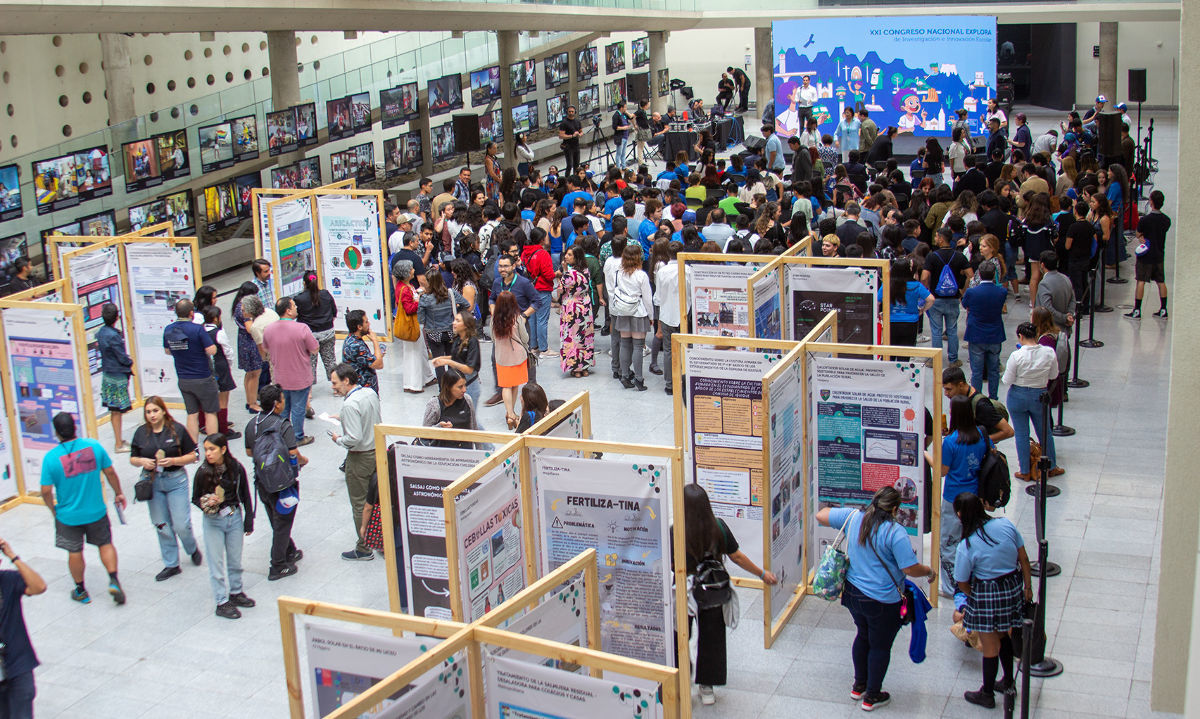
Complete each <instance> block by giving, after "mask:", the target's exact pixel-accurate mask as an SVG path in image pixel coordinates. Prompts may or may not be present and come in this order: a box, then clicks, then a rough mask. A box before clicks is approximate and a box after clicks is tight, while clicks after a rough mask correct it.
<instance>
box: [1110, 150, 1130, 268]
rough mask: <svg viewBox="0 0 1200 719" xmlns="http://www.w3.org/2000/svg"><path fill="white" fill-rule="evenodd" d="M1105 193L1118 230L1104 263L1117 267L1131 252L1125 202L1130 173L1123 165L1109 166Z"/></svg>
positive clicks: (1114, 234)
mask: <svg viewBox="0 0 1200 719" xmlns="http://www.w3.org/2000/svg"><path fill="white" fill-rule="evenodd" d="M1104 195H1105V197H1107V198H1108V206H1109V207H1110V208H1111V209H1112V217H1113V225H1114V227H1115V228H1116V232H1114V233H1113V239H1115V240H1116V241H1115V242H1112V243H1110V244H1109V245H1108V251H1107V252H1106V253H1105V255H1104V264H1105V265H1107V266H1108V268H1109V269H1115V268H1116V265H1117V263H1118V262H1124V261H1125V260H1127V259H1129V254H1128V253H1127V252H1126V251H1125V231H1124V229H1125V222H1124V219H1125V204H1126V199H1127V198H1128V197H1129V173H1127V172H1126V171H1125V168H1124V167H1122V166H1121V165H1117V164H1113V165H1109V166H1108V185H1107V186H1106V187H1105V188H1104Z"/></svg>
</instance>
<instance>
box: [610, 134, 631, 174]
mask: <svg viewBox="0 0 1200 719" xmlns="http://www.w3.org/2000/svg"><path fill="white" fill-rule="evenodd" d="M628 150H629V131H628V130H626V131H625V132H623V133H621V137H619V138H617V157H616V159H615V160H614V161H613V164H614V165H616V166H617V167H619V168H621V169H622V170H624V169H625V153H626V152H627V151H628Z"/></svg>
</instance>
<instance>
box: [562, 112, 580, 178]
mask: <svg viewBox="0 0 1200 719" xmlns="http://www.w3.org/2000/svg"><path fill="white" fill-rule="evenodd" d="M575 114H576V110H575V106H574V105H571V106H570V107H568V108H567V116H566V117H565V118H563V121H562V122H560V123H559V124H558V139H560V140H562V151H563V174H566V175H573V174H575V168H576V167H578V166H579V138H581V137H583V123H581V122H580V121H579V120H578V119H576V117H575Z"/></svg>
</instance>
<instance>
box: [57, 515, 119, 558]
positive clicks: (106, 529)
mask: <svg viewBox="0 0 1200 719" xmlns="http://www.w3.org/2000/svg"><path fill="white" fill-rule="evenodd" d="M85 539H86V540H87V543H88V544H90V545H92V546H93V547H103V546H104V545H106V544H112V525H111V524H109V522H108V514H107V513H106V514H105V515H104V516H103V517H101V518H100V519H97V520H96V521H94V522H88V523H87V524H63V523H62V522H60V521H58V520H57V519H55V520H54V546H56V547H58V548H59V549H65V550H67V551H68V552H71V553H73V554H74V553H76V552H82V551H83V541H84V540H85Z"/></svg>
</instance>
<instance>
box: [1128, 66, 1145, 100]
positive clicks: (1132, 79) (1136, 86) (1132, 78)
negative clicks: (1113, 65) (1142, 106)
mask: <svg viewBox="0 0 1200 719" xmlns="http://www.w3.org/2000/svg"><path fill="white" fill-rule="evenodd" d="M1129 101H1130V102H1145V101H1146V68H1144V67H1143V68H1140V69H1134V68H1132V67H1131V68H1129Z"/></svg>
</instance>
